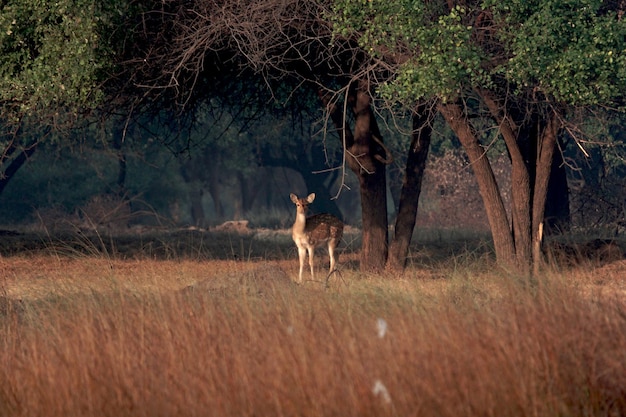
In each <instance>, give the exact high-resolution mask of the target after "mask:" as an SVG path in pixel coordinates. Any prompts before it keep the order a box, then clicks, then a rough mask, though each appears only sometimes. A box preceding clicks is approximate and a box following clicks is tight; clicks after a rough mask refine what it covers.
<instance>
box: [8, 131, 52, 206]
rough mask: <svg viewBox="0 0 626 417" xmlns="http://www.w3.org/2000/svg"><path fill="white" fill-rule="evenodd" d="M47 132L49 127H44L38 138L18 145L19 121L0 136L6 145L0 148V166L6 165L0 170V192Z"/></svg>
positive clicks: (20, 133) (19, 139) (19, 134)
mask: <svg viewBox="0 0 626 417" xmlns="http://www.w3.org/2000/svg"><path fill="white" fill-rule="evenodd" d="M49 133H50V128H46V129H45V130H44V132H43V134H42V135H41V138H40V139H35V140H34V141H33V142H31V143H30V144H28V145H26V146H23V147H21V146H18V145H17V144H18V143H20V141H21V135H22V125H21V123H20V124H19V125H18V126H17V127H16V128H15V130H14V131H12V132H11V133H10V134H8V135H7V136H6V137H3V138H2V140H3V142H4V143H5V144H6V145H5V147H4V149H2V150H1V152H2V154H1V155H0V166H2V167H3V166H5V165H8V166H7V167H6V168H5V169H4V170H3V171H2V172H0V194H2V193H3V192H4V189H5V188H6V186H7V185H8V184H9V182H10V181H11V180H12V179H13V177H14V176H15V174H16V173H17V171H19V170H20V168H21V167H22V166H24V164H25V163H26V161H28V158H30V157H31V156H32V155H33V154H34V153H35V151H36V150H37V145H38V144H39V143H40V142H41V140H42V138H45V137H46V136H48V134H49ZM9 161H10V162H9Z"/></svg>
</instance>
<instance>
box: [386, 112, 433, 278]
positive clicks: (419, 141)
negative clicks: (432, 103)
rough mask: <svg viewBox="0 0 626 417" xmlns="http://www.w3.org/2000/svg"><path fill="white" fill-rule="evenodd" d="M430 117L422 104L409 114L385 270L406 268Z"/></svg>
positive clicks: (426, 151)
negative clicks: (409, 126) (406, 151)
mask: <svg viewBox="0 0 626 417" xmlns="http://www.w3.org/2000/svg"><path fill="white" fill-rule="evenodd" d="M430 118H431V112H430V111H429V109H428V108H427V107H426V104H424V105H421V106H420V107H419V108H418V109H417V112H416V113H415V114H414V115H413V132H412V137H411V147H410V148H409V154H408V157H407V161H406V171H405V176H404V180H403V182H402V190H401V192H400V201H399V204H398V216H397V217H396V224H395V227H394V235H393V239H392V240H391V244H390V246H389V258H388V259H387V269H388V270H392V271H397V270H403V269H404V268H405V266H406V261H407V255H408V253H409V245H410V244H411V237H412V236H413V230H414V229H415V221H416V217H417V209H418V203H419V197H420V193H421V190H422V179H423V178H424V170H425V168H426V159H427V157H428V150H429V147H430V137H431V133H432V126H431V124H430Z"/></svg>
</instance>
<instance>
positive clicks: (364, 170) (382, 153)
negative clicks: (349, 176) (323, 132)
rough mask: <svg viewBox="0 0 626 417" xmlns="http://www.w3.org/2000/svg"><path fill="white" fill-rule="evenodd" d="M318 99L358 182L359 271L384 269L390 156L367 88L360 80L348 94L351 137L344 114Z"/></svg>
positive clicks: (327, 99) (329, 103)
mask: <svg viewBox="0 0 626 417" xmlns="http://www.w3.org/2000/svg"><path fill="white" fill-rule="evenodd" d="M320 98H321V100H322V102H323V103H324V105H325V107H326V108H327V110H328V111H329V112H330V116H331V119H332V120H333V123H334V124H335V126H336V128H337V130H338V131H339V135H340V137H341V139H342V141H343V144H344V151H345V152H346V164H347V165H348V167H349V168H350V170H352V172H354V174H355V175H356V176H357V178H358V179H359V189H360V193H361V222H362V225H363V226H362V227H363V237H362V240H363V243H362V248H361V263H360V268H361V270H362V271H380V270H383V269H384V267H385V263H386V261H387V253H388V237H387V229H388V223H387V181H386V175H385V171H386V160H387V159H388V158H389V155H387V154H386V150H385V148H384V145H383V143H382V137H381V134H380V131H379V129H378V125H377V124H376V119H375V116H374V112H373V111H372V108H371V97H370V92H369V86H368V85H367V83H366V82H365V81H361V82H360V83H359V85H358V87H357V88H356V89H351V90H350V91H349V94H348V103H349V104H350V106H351V108H352V110H353V112H354V117H355V124H354V134H353V133H352V131H351V130H350V128H349V126H348V123H347V120H346V117H345V114H344V112H343V111H341V110H340V109H339V107H338V106H337V105H336V104H335V103H331V102H330V99H329V97H328V96H327V95H325V94H324V93H323V92H321V91H320Z"/></svg>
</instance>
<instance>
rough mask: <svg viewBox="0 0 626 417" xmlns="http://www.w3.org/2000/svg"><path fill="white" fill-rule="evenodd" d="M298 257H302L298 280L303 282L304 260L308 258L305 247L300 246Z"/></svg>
mask: <svg viewBox="0 0 626 417" xmlns="http://www.w3.org/2000/svg"><path fill="white" fill-rule="evenodd" d="M298 258H299V259H300V274H299V275H298V282H300V283H302V271H303V270H304V261H305V260H306V249H305V248H298Z"/></svg>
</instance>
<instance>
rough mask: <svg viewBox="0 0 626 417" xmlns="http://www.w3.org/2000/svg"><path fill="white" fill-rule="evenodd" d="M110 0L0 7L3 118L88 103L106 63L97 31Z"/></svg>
mask: <svg viewBox="0 0 626 417" xmlns="http://www.w3.org/2000/svg"><path fill="white" fill-rule="evenodd" d="M115 3H116V2H113V3H111V2H104V3H103V4H99V2H97V1H94V0H56V1H47V0H35V1H32V0H9V1H7V2H3V7H2V9H1V11H0V57H1V59H0V105H1V106H2V111H3V113H4V117H5V120H14V121H15V120H17V119H20V118H21V117H24V116H27V117H34V116H39V117H41V116H44V115H45V116H46V117H50V116H51V117H57V116H58V114H56V112H59V111H63V110H65V111H69V112H70V113H72V112H77V111H79V110H82V109H85V108H93V107H94V106H95V105H96V104H97V103H98V101H99V100H100V99H102V91H101V90H100V88H99V81H100V79H99V78H100V77H101V76H102V74H103V71H104V69H105V68H106V66H107V65H108V62H109V61H110V59H108V57H107V53H106V51H107V46H106V42H105V40H104V39H103V36H102V35H103V34H104V33H105V31H107V30H108V29H109V25H110V24H111V23H112V20H111V19H110V18H109V17H108V16H107V14H109V13H111V11H112V9H111V8H112V7H113V5H114V4H115Z"/></svg>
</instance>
